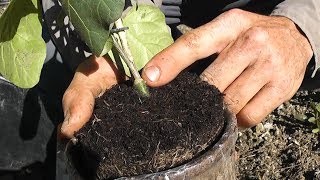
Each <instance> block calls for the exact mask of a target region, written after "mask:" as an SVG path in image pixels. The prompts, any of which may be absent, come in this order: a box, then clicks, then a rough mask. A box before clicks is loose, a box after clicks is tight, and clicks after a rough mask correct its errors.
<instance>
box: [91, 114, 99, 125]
mask: <svg viewBox="0 0 320 180" xmlns="http://www.w3.org/2000/svg"><path fill="white" fill-rule="evenodd" d="M93 116H94V119H93V121H92V125H94V124H95V123H96V122H100V121H101V119H99V118H98V117H97V116H96V115H95V114H93Z"/></svg>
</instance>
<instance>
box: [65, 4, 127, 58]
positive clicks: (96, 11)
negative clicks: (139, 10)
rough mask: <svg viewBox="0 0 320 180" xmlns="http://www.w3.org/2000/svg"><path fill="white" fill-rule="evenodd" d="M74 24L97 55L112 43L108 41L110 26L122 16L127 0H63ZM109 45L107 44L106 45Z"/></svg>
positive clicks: (101, 54)
mask: <svg viewBox="0 0 320 180" xmlns="http://www.w3.org/2000/svg"><path fill="white" fill-rule="evenodd" d="M61 3H62V8H63V9H64V11H65V12H66V14H67V15H68V16H69V18H70V21H71V23H72V25H73V26H74V27H75V29H76V31H77V32H78V33H79V35H80V37H81V38H82V39H83V40H84V41H85V42H86V44H87V45H88V46H89V48H90V49H91V51H92V52H93V53H94V54H95V55H97V56H103V55H104V54H103V52H104V53H105V52H108V51H109V50H110V49H111V47H112V45H111V44H110V43H107V44H106V42H107V40H108V38H109V36H110V26H111V24H112V23H113V22H115V21H116V20H117V19H119V18H120V17H121V14H122V12H123V10H124V5H125V0H61ZM106 45H107V46H106Z"/></svg>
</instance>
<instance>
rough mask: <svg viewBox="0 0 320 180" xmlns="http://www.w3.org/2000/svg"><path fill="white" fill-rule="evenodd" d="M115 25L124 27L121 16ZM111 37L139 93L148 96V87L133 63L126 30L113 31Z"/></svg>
mask: <svg viewBox="0 0 320 180" xmlns="http://www.w3.org/2000/svg"><path fill="white" fill-rule="evenodd" d="M115 26H116V28H117V29H120V28H123V27H124V26H123V23H122V20H121V18H119V19H118V20H117V21H116V22H115ZM112 39H113V43H114V45H115V47H116V49H117V50H118V52H119V54H120V56H121V57H122V59H123V60H124V62H125V63H126V64H127V66H128V68H129V69H130V72H131V75H132V77H133V78H134V86H135V87H136V89H137V90H138V92H139V93H140V95H142V96H146V97H149V96H150V94H149V90H148V87H147V85H146V83H145V81H144V80H143V79H142V78H141V76H140V74H139V72H138V71H137V67H136V65H135V64H134V59H133V56H132V54H131V51H130V48H129V45H128V41H127V36H126V32H125V31H120V32H118V33H114V34H113V35H112Z"/></svg>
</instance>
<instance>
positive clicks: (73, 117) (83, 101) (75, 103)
mask: <svg viewBox="0 0 320 180" xmlns="http://www.w3.org/2000/svg"><path fill="white" fill-rule="evenodd" d="M93 107H94V96H93V94H92V92H91V91H89V90H87V89H81V88H80V86H71V87H70V88H69V89H68V90H67V91H66V93H65V94H64V98H63V109H64V122H63V123H62V126H61V134H62V135H63V136H65V137H68V138H72V137H73V134H74V133H75V132H77V131H78V130H79V129H80V128H81V127H82V126H83V125H84V124H85V123H86V122H87V121H88V120H89V119H90V117H91V114H92V111H93Z"/></svg>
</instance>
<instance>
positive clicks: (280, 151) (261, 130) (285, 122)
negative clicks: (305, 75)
mask: <svg viewBox="0 0 320 180" xmlns="http://www.w3.org/2000/svg"><path fill="white" fill-rule="evenodd" d="M310 102H320V92H319V91H314V90H313V91H300V92H298V93H297V94H296V95H295V96H294V97H293V98H292V99H291V100H290V101H288V102H286V103H284V104H282V105H281V106H279V107H278V108H277V109H276V110H275V111H274V112H273V113H272V114H271V115H269V116H268V117H267V118H266V119H265V121H264V122H263V123H261V124H259V125H257V126H256V127H253V128H251V129H247V130H244V131H241V132H240V133H239V138H238V141H237V144H236V146H237V151H238V156H239V159H238V168H239V171H238V174H237V176H238V179H240V180H242V179H243V180H247V179H290V180H304V179H307V180H313V179H314V180H320V136H319V134H314V133H312V132H311V131H312V129H314V128H316V126H315V125H314V124H311V123H309V122H308V121H307V119H308V118H309V117H311V116H312V115H311V112H312V110H311V108H310V107H311V106H310Z"/></svg>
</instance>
